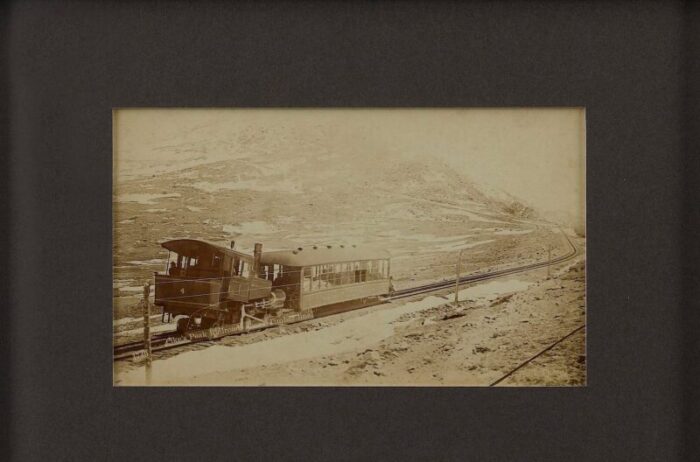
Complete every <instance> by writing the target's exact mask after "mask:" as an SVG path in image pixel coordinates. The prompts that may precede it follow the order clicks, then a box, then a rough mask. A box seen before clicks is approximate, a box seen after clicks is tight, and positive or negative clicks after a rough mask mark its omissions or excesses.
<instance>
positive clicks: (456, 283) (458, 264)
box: [455, 250, 462, 308]
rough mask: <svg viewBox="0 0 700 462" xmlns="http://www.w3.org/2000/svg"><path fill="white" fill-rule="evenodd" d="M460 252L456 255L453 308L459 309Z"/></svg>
mask: <svg viewBox="0 0 700 462" xmlns="http://www.w3.org/2000/svg"><path fill="white" fill-rule="evenodd" d="M461 266H462V251H461V250H460V251H459V254H457V268H456V269H457V275H456V277H455V308H459V273H461V272H462V268H461Z"/></svg>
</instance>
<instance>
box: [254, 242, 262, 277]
mask: <svg viewBox="0 0 700 462" xmlns="http://www.w3.org/2000/svg"><path fill="white" fill-rule="evenodd" d="M261 258H262V244H260V243H258V242H256V243H255V247H254V249H253V275H254V276H255V277H257V276H258V275H259V274H260V259H261Z"/></svg>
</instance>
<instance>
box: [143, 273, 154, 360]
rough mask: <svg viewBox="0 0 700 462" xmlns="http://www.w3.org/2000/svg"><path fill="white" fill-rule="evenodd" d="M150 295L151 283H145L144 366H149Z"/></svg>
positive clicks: (150, 352)
mask: <svg viewBox="0 0 700 462" xmlns="http://www.w3.org/2000/svg"><path fill="white" fill-rule="evenodd" d="M150 295H151V281H146V283H145V284H144V285H143V347H144V349H145V350H146V366H147V367H150V365H151V354H152V351H151V309H150V308H151V305H150V301H149V296H150Z"/></svg>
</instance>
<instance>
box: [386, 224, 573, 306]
mask: <svg viewBox="0 0 700 462" xmlns="http://www.w3.org/2000/svg"><path fill="white" fill-rule="evenodd" d="M562 234H563V233H562ZM563 236H564V237H565V238H566V242H567V243H568V244H569V247H570V249H571V251H570V252H569V253H567V254H566V255H561V256H559V257H556V258H552V259H551V260H548V261H545V262H539V263H532V264H529V265H524V266H518V267H515V268H507V269H503V270H498V271H492V272H488V273H481V274H471V275H468V276H463V277H460V278H459V283H460V284H465V283H470V282H479V281H485V280H488V279H495V278H499V277H503V276H509V275H511V274H517V273H523V272H525V271H531V270H533V269H538V268H546V267H547V266H549V265H554V264H559V263H563V262H565V261H568V260H571V259H573V258H575V257H576V256H577V255H578V249H577V248H576V246H575V245H574V244H573V243H572V242H571V239H569V236H567V235H566V234H563ZM455 280H456V278H454V279H448V280H444V281H439V282H434V283H431V284H426V285H423V286H417V287H410V288H408V289H402V290H397V291H396V292H394V293H393V294H392V295H391V296H390V297H389V298H390V299H391V300H399V299H401V298H406V297H412V296H414V295H420V294H423V293H429V292H435V291H437V290H441V289H449V288H453V287H454V285H455V282H456V281H455Z"/></svg>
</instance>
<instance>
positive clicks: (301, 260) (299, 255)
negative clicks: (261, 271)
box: [261, 245, 391, 266]
mask: <svg viewBox="0 0 700 462" xmlns="http://www.w3.org/2000/svg"><path fill="white" fill-rule="evenodd" d="M390 256H391V255H390V254H389V252H387V251H386V250H381V249H373V248H371V247H364V246H362V247H356V246H353V245H344V246H339V245H334V246H328V245H318V246H310V247H303V248H302V247H299V248H297V249H295V250H278V251H273V252H263V254H262V259H261V261H262V263H263V264H268V265H271V264H278V265H285V266H315V265H325V264H328V263H343V262H350V261H365V260H386V259H388V258H389V257H390Z"/></svg>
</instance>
